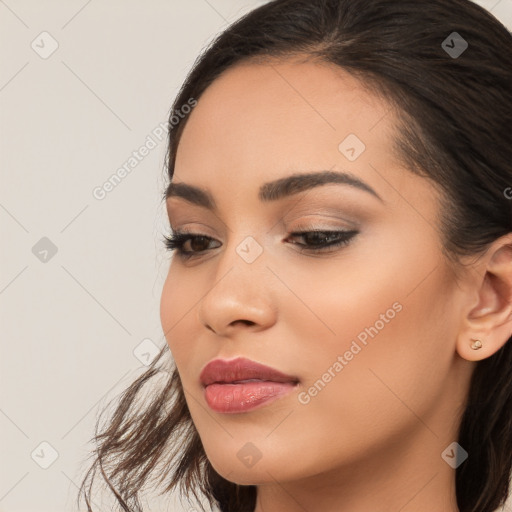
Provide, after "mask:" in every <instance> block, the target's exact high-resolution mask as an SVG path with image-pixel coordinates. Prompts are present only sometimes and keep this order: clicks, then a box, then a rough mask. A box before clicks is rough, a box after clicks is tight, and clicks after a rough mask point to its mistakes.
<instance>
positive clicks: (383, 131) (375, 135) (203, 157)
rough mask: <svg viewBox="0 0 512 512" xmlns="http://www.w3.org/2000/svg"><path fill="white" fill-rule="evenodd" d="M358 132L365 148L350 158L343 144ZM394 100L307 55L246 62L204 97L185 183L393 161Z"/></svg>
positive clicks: (188, 132) (188, 145)
mask: <svg viewBox="0 0 512 512" xmlns="http://www.w3.org/2000/svg"><path fill="white" fill-rule="evenodd" d="M353 135H355V136H356V137H357V138H358V139H359V140H360V141H361V142H362V143H363V144H364V147H365V149H364V151H363V152H362V153H361V155H360V156H359V157H358V158H357V160H355V161H350V160H348V159H347V157H346V156H345V155H344V154H343V153H342V152H341V151H340V149H339V146H340V143H342V142H343V141H344V140H345V139H346V138H347V137H348V136H353ZM392 141H393V117H392V114H391V110H390V107H389V105H388V104H387V103H386V102H385V101H383V100H382V99H381V98H379V97H377V96H375V95H373V94H372V93H370V92H369V91H367V90H366V89H365V88H364V87H363V85H362V84H361V83H360V82H359V81H358V80H357V79H355V78H354V77H353V76H351V75H350V74H349V73H348V72H346V71H345V70H343V69H341V68H339V67H338V66H334V65H332V64H328V63H320V62H311V61H306V62H305V61H304V60H303V59H301V60H299V59H288V60H271V61H267V62H260V63H257V62H246V63H243V64H238V65H236V66H234V67H233V68H230V69H228V70H227V71H225V72H224V73H223V74H222V75H221V76H220V77H219V78H217V79H216V80H215V81H214V82H213V83H212V84H211V85H210V86H209V87H208V88H207V89H206V90H205V92H204V93H203V95H202V96H201V97H200V99H199V101H198V104H197V106H196V107H195V108H194V109H193V111H192V112H191V114H190V117H189V119H188V121H187V124H186V126H185V129H184V131H183V134H182V137H181V140H180V143H179V146H178V151H177V156H176V164H175V176H176V178H177V179H179V180H183V181H187V182H190V183H195V184H200V183H205V182H206V183H207V184H208V185H209V184H210V183H211V184H212V185H213V184H214V182H215V181H218V180H222V182H223V183H224V184H225V185H228V186H229V184H230V183H236V185H237V188H238V190H240V188H239V187H240V185H243V184H245V185H246V186H247V187H250V188H253V187H254V186H255V184H256V183H260V182H262V181H269V180H272V179H275V178H278V177H280V176H286V175H287V174H289V173H290V172H291V171H295V170H297V169H303V170H305V171H306V170H314V169H318V168H324V169H331V168H336V169H339V170H342V169H344V170H347V171H350V172H353V173H354V172H355V171H357V174H359V175H361V176H364V175H366V176H370V175H371V174H372V169H371V167H370V166H369V165H368V163H369V162H374V163H375V164H376V165H379V166H382V165H383V164H388V163H390V161H391V160H392V158H393V155H392V147H391V146H392Z"/></svg>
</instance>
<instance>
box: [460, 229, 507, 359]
mask: <svg viewBox="0 0 512 512" xmlns="http://www.w3.org/2000/svg"><path fill="white" fill-rule="evenodd" d="M469 274H470V278H471V279H470V281H471V285H470V288H469V292H468V302H467V306H466V307H465V309H464V316H463V322H462V327H461V329H460V331H459V335H458V339H457V352H458V354H459V355H460V356H461V357H462V358H464V359H467V360H468V361H479V360H482V359H486V358H487V357H490V356H492V355H493V354H494V353H496V352H497V351H498V350H499V349H500V348H501V347H503V346H504V345H505V344H506V343H507V341H508V340H509V338H510V337H511V336H512V233H508V234H507V235H505V236H503V237H501V238H499V239H497V240H495V241H494V242H493V243H492V244H491V245H490V247H489V249H488V250H487V251H486V252H485V253H484V254H483V256H481V257H480V258H479V259H478V262H477V263H476V264H474V266H473V272H470V273H469ZM472 340H480V341H481V343H482V348H480V349H478V350H474V349H472V348H471V345H472V344H473V341H472Z"/></svg>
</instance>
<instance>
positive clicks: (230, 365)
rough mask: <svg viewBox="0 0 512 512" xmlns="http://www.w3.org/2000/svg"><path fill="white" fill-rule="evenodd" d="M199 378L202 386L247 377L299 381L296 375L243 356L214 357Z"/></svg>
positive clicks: (273, 380) (277, 380)
mask: <svg viewBox="0 0 512 512" xmlns="http://www.w3.org/2000/svg"><path fill="white" fill-rule="evenodd" d="M199 379H200V381H201V384H202V385H203V386H208V385H210V384H213V383H214V382H219V383H234V382H238V381H242V380H249V379H256V380H267V381H272V382H294V383H297V382H298V381H299V379H298V378H297V377H293V376H291V375H286V374H284V373H282V372H280V371H278V370H276V369H274V368H271V367H270V366H265V365H264V364H261V363H257V362H256V361H251V360H250V359H246V358H245V357H238V358H236V359H230V360H226V359H214V360H213V361H210V362H209V363H208V364H207V365H206V366H205V367H204V368H203V370H202V371H201V374H200V376H199Z"/></svg>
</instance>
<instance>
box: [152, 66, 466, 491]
mask: <svg viewBox="0 0 512 512" xmlns="http://www.w3.org/2000/svg"><path fill="white" fill-rule="evenodd" d="M393 122H394V118H393V114H392V112H391V111H389V107H388V105H387V104H385V103H384V102H383V101H382V100H380V99H378V98H377V97H375V96H373V95H370V94H369V93H368V92H366V91H365V90H364V89H363V88H362V87H361V86H360V84H358V82H357V81H356V80H355V79H354V78H352V77H351V76H350V75H348V74H346V73H345V72H344V71H343V70H341V69H339V68H337V67H333V66H330V65H327V64H313V63H299V62H297V61H291V60H290V61H286V62H279V63H278V62H275V63H274V64H272V65H271V64H266V65H264V64H254V63H253V64H244V65H239V66H237V67H235V68H232V69H230V70H228V71H227V72H226V73H224V74H223V75H222V76H221V77H220V78H218V79H217V80H215V81H214V83H213V84H212V85H211V86H210V87H209V88H208V89H207V90H206V91H205V93H204V94H203V95H202V97H201V98H200V100H199V102H198V104H197V106H196V107H195V108H194V109H193V111H192V112H191V114H190V117H189V119H188V121H187V124H186V127H185V129H184V132H183V135H182V138H181V141H180V144H179V148H178V152H177V158H176V167H175V175H174V178H173V182H174V183H186V184H188V185H193V186H195V187H200V188H201V189H203V190H204V191H205V192H207V193H208V194H209V195H210V196H211V198H212V199H213V201H214V203H215V206H216V209H215V210H213V209H210V208H207V207H205V206H204V205H199V204H194V202H193V201H190V200H187V199H185V198H183V197H180V196H179V195H176V196H171V197H169V198H168V200H167V209H168V214H169V219H170V222H171V226H172V228H173V229H174V230H175V231H187V232H192V233H196V234H200V235H205V236H207V237H210V238H211V239H212V240H211V241H210V242H208V241H206V242H205V241H201V239H199V240H197V239H196V240H195V241H194V240H192V241H188V242H186V243H185V245H184V247H183V249H184V250H185V251H196V252H195V253H194V255H192V257H190V258H189V259H184V258H182V257H180V256H179V255H178V254H175V255H174V256H173V258H172V261H171V264H170V268H169V274H168V277H167V280H166V282H165V285H164V289H163V293H162V300H161V320H162V326H163V329H164V332H165V335H166V339H167V341H168V343H169V347H170V349H171V351H172V354H173V356H174V359H175V361H176V365H177V368H178V370H179V374H180V377H181V381H182V383H183V387H184V390H185V396H186V400H187V404H188V407H189V409H190V413H191V415H192V419H193V421H194V424H195V426H196V428H197V430H198V432H199V435H200V437H201V440H202V443H203V446H204V449H205V451H206V454H207V456H208V458H209V460H210V461H211V463H212V465H213V467H214V468H215V469H216V470H217V471H218V472H219V473H220V474H221V475H222V476H224V477H225V478H227V479H228V480H231V481H233V482H237V483H240V484H260V483H265V482H273V481H275V480H278V481H280V482H285V481H292V480H299V479H304V478H307V477H313V476H315V475H319V474H327V473H328V472H330V471H338V472H339V471H342V470H343V468H350V472H351V473H350V474H356V471H357V468H360V469H361V468H363V467H366V466H365V461H366V462H368V461H372V464H373V463H376V462H377V461H379V460H388V461H390V460H391V458H390V457H392V454H398V453H399V452H400V448H403V449H404V450H405V449H407V450H410V451H409V452H408V453H410V454H412V453H416V452H415V451H416V450H418V449H419V450H421V452H422V454H423V457H424V458H423V460H424V462H425V466H427V467H428V463H427V462H426V461H427V460H428V458H429V457H430V458H433V457H435V458H436V461H437V460H439V461H441V453H442V451H443V450H444V449H445V448H446V447H447V445H448V444H450V442H451V441H452V440H454V439H456V429H457V424H456V422H454V419H453V418H454V411H459V409H458V408H460V407H461V404H462V402H463V400H464V396H465V393H466V391H467V389H466V384H467V379H468V378H469V373H470V372H469V366H468V362H467V361H465V360H463V359H462V358H461V357H459V356H458V354H457V352H456V345H455V344H456V336H457V334H458V328H459V325H458V322H459V318H460V315H459V316H457V313H460V304H461V295H460V294H461V292H460V289H459V288H458V286H457V284H456V283H455V280H454V277H453V274H452V272H451V270H450V267H449V265H448V263H447V262H446V261H445V259H444V258H443V255H442V253H441V244H440V237H439V234H438V231H437V225H438V223H437V219H436V215H437V214H438V210H439V204H438V200H439V197H438V195H437V192H436V191H435V189H434V188H433V187H432V185H431V184H429V182H427V181H426V180H425V179H423V178H420V177H417V176H415V175H413V174H412V173H411V172H409V171H408V170H407V169H405V168H404V167H403V166H402V165H401V164H400V163H399V162H398V161H397V159H396V158H395V157H394V155H393V153H392V144H393ZM320 171H333V172H337V173H349V174H350V175H352V177H355V178H356V179H357V180H360V182H363V183H364V184H365V185H366V187H368V189H364V187H365V185H363V186H356V185H353V184H350V183H346V182H345V183H343V182H338V183H324V184H322V185H321V186H314V187H310V188H304V187H301V186H300V185H296V186H295V187H287V188H285V189H284V190H285V192H284V193H283V194H282V195H278V197H270V198H269V197H266V198H265V199H264V200H263V199H262V198H261V197H260V194H261V196H263V192H265V191H267V192H268V190H269V188H268V187H266V188H263V189H262V187H264V185H265V184H266V183H268V182H274V181H276V180H279V179H283V178H287V177H289V176H290V175H292V174H298V175H305V174H306V173H308V174H309V173H317V172H320ZM317 183H318V182H317ZM369 190H373V191H374V193H372V192H370V191H369ZM260 191H261V192H260ZM195 197H197V196H195ZM313 230H320V231H352V232H353V231H355V232H356V234H355V236H352V238H350V239H348V242H347V243H346V244H344V245H339V246H337V247H331V248H329V247H328V248H326V249H315V243H316V244H319V243H322V242H326V241H327V242H329V240H331V239H329V238H326V235H325V234H324V235H322V236H321V237H320V238H319V239H316V238H315V237H314V236H311V235H308V236H299V235H294V236H292V235H291V233H293V232H297V231H305V232H310V231H313ZM237 357H245V358H248V359H251V360H253V361H256V362H258V363H261V364H264V365H267V366H270V367H272V368H274V369H276V370H279V371H280V372H283V373H285V374H287V375H291V376H294V377H296V378H297V380H298V384H297V385H296V386H294V387H292V388H289V389H288V391H287V393H285V394H284V395H282V396H280V397H278V398H276V399H274V400H271V401H269V402H266V403H265V404H260V405H259V406H258V407H256V408H252V409H247V408H246V409H244V410H243V411H241V412H240V411H239V412H236V410H235V412H233V410H230V411H226V412H219V411H218V410H215V409H214V408H212V407H210V405H209V404H208V402H207V400H206V398H205V392H204V389H203V386H202V384H201V381H200V374H201V371H202V369H203V368H204V367H205V366H206V364H207V363H208V362H210V361H211V360H213V359H217V358H221V359H227V360H231V359H234V358H237ZM276 389H277V386H276ZM278 389H280V388H278ZM231 398H234V402H235V405H236V403H237V398H236V397H233V396H231ZM246 398H247V397H246ZM249 398H250V397H249ZM219 400H221V401H223V400H227V401H229V400H230V396H229V393H228V394H227V396H224V398H222V397H221V398H220V399H219ZM225 408H226V409H227V408H229V405H225ZM413 439H414V443H412V440H413ZM410 441H411V443H409V442H410ZM402 453H403V452H402ZM419 460H420V454H419V453H418V456H417V457H416V460H415V464H418V461H419ZM356 463H357V464H360V465H356ZM436 463H437V462H436ZM441 463H442V464H444V462H441ZM392 469H393V471H398V468H396V467H393V468H392ZM388 470H390V468H389V466H388ZM401 470H402V469H400V471H401ZM403 470H407V471H411V470H415V471H420V472H421V471H422V470H421V469H419V468H418V467H417V466H416V468H411V467H407V468H405V467H404V468H403ZM346 474H347V475H348V474H349V473H348V472H347V473H346Z"/></svg>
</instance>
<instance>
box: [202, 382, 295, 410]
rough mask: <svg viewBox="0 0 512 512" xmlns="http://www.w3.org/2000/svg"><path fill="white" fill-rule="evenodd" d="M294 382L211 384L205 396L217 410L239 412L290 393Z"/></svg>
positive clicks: (265, 403)
mask: <svg viewBox="0 0 512 512" xmlns="http://www.w3.org/2000/svg"><path fill="white" fill-rule="evenodd" d="M295 386H296V384H294V383H293V382H272V381H266V380H265V381H263V380H262V381H253V382H241V383H239V384H219V383H215V384H210V385H209V386H206V388H205V398H206V402H207V403H208V405H209V407H210V409H212V410H214V411H215V412H222V413H237V412H247V411H252V410H253V409H258V408H260V407H262V406H264V405H268V404H269V403H270V402H273V401H274V400H277V399H278V398H280V397H282V396H284V395H287V394H288V393H290V392H291V391H292V390H293V389H294V388H295Z"/></svg>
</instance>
